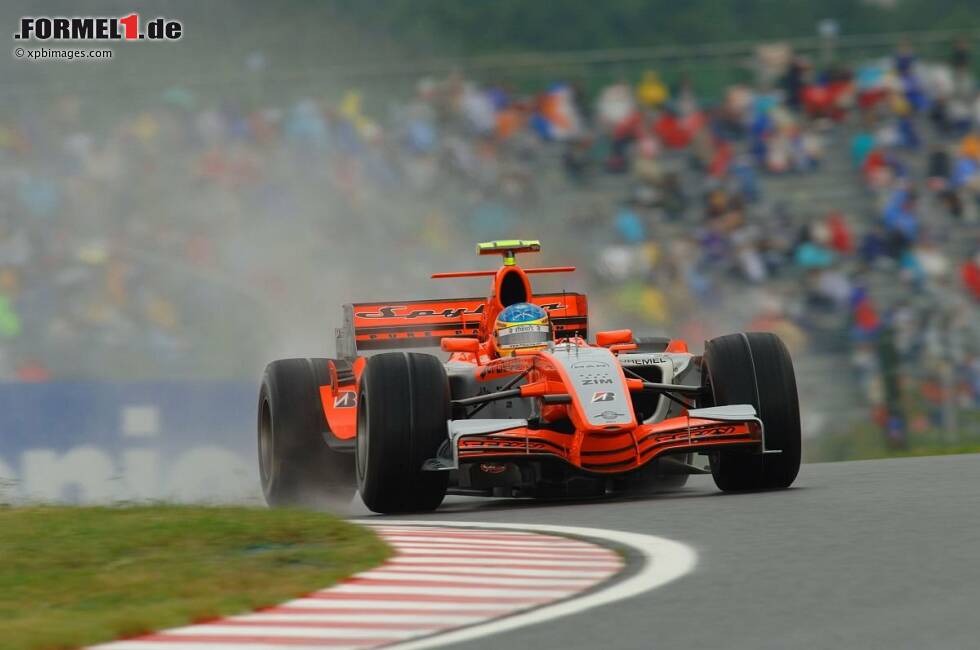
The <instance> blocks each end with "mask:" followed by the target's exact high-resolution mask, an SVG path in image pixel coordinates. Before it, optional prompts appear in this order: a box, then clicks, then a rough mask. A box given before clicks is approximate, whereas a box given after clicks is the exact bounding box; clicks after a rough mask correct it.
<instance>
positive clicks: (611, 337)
mask: <svg viewBox="0 0 980 650" xmlns="http://www.w3.org/2000/svg"><path fill="white" fill-rule="evenodd" d="M595 342H596V345H598V346H600V347H603V348H608V347H609V346H610V345H626V344H630V343H632V342H633V330H609V331H607V332H597V333H596V335H595Z"/></svg>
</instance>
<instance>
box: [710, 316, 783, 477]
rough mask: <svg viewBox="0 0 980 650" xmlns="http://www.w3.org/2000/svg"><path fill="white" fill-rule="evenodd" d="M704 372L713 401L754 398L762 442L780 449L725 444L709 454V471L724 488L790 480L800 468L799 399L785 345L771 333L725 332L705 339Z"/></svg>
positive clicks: (749, 401)
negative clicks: (723, 448) (760, 450)
mask: <svg viewBox="0 0 980 650" xmlns="http://www.w3.org/2000/svg"><path fill="white" fill-rule="evenodd" d="M703 361H704V371H703V373H702V377H703V378H704V380H705V387H706V391H707V393H708V400H709V401H710V402H711V404H712V405H714V406H722V405H726V404H752V405H753V406H754V407H755V410H756V413H757V414H758V415H759V419H760V420H762V426H763V433H764V435H765V440H766V448H767V449H769V450H773V449H778V450H780V452H781V453H778V454H765V455H763V454H760V453H758V452H756V451H743V450H734V449H733V450H726V451H719V452H714V453H712V454H711V456H710V458H711V475H712V476H713V477H714V479H715V485H717V486H718V488H719V489H721V490H723V491H725V492H734V491H743V490H771V489H779V488H786V487H789V486H790V485H792V484H793V481H794V480H795V479H796V475H797V473H798V472H799V470H800V458H801V448H802V445H801V435H800V404H799V398H798V396H797V392H796V375H795V374H794V372H793V362H792V360H791V359H790V356H789V351H788V350H787V349H786V346H785V345H784V344H783V342H782V341H781V340H780V339H779V337H777V336H776V335H775V334H770V333H766V332H749V333H739V334H729V335H727V336H721V337H718V338H716V339H712V340H710V341H708V342H707V344H706V345H705V350H704V359H703Z"/></svg>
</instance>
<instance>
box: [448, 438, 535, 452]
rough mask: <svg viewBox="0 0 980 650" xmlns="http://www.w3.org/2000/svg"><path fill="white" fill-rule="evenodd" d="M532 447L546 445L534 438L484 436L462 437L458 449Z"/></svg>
mask: <svg viewBox="0 0 980 650" xmlns="http://www.w3.org/2000/svg"><path fill="white" fill-rule="evenodd" d="M489 448H493V449H528V450H530V449H534V450H542V449H547V448H548V446H547V445H545V444H543V443H540V442H535V441H534V440H524V439H520V440H507V439H503V438H484V439H482V440H481V439H473V438H462V439H461V440H460V441H459V449H460V450H465V449H489Z"/></svg>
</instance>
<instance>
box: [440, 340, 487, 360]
mask: <svg viewBox="0 0 980 650" xmlns="http://www.w3.org/2000/svg"><path fill="white" fill-rule="evenodd" d="M440 345H441V346H442V349H443V350H444V351H446V352H470V353H472V354H475V355H479V354H480V341H479V339H471V338H464V337H461V336H460V337H453V336H449V337H446V338H444V339H442V341H440Z"/></svg>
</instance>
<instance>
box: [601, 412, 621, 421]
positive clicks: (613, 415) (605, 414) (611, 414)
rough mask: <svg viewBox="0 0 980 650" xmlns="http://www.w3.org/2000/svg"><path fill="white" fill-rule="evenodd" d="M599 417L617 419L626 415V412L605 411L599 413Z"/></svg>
mask: <svg viewBox="0 0 980 650" xmlns="http://www.w3.org/2000/svg"><path fill="white" fill-rule="evenodd" d="M599 417H600V418H602V419H603V420H615V419H617V418H621V417H625V414H624V413H617V412H616V411H603V412H602V413H600V414H599Z"/></svg>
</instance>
